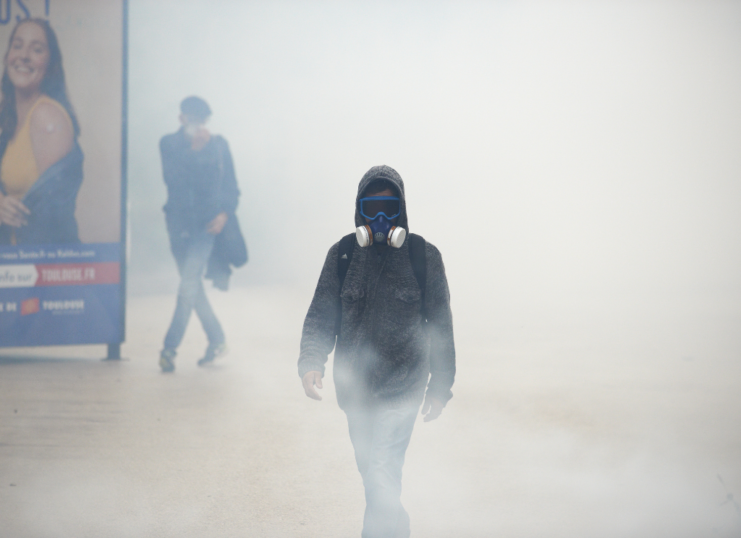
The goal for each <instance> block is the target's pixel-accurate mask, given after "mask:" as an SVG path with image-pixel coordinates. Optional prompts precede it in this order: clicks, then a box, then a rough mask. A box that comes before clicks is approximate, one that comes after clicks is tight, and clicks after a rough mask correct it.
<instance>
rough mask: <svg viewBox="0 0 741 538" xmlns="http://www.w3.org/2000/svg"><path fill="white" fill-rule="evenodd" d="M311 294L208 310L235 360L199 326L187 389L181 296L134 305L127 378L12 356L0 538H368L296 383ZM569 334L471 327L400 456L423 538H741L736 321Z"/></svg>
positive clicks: (324, 426)
mask: <svg viewBox="0 0 741 538" xmlns="http://www.w3.org/2000/svg"><path fill="white" fill-rule="evenodd" d="M308 299H309V298H308V297H306V296H301V297H296V295H295V294H294V293H289V292H288V291H281V290H265V289H238V290H234V291H233V292H231V293H230V294H228V295H215V296H214V300H215V303H216V309H217V311H218V312H219V313H220V315H221V317H222V318H223V319H224V321H225V325H226V330H227V333H228V334H229V335H230V348H231V353H230V355H229V356H228V357H226V358H225V359H224V360H223V361H222V362H220V363H219V364H218V365H215V366H213V367H211V368H205V369H199V368H197V367H196V366H195V361H196V360H197V359H198V357H199V352H200V351H202V349H203V348H204V347H205V341H204V339H203V337H202V336H201V335H200V331H198V330H196V327H195V323H194V325H192V326H191V328H190V331H189V333H188V335H187V337H186V338H187V340H186V342H185V343H184V345H183V348H182V351H181V355H180V357H179V358H178V362H177V371H176V372H175V374H174V375H163V374H161V373H160V372H159V370H158V367H157V363H156V355H157V352H158V350H159V346H160V341H161V338H162V335H163V334H164V331H165V328H166V323H167V321H168V319H167V318H168V316H169V314H170V310H171V308H172V307H173V304H174V303H173V302H174V298H173V297H170V296H168V297H147V298H135V299H132V300H131V301H130V304H129V321H128V334H129V338H128V341H127V344H125V346H124V348H123V351H124V355H125V357H126V359H125V360H122V361H120V362H104V361H100V360H98V359H99V357H101V356H102V355H103V353H104V350H103V348H102V347H96V346H92V347H89V348H75V349H67V348H48V349H34V350H4V351H2V353H0V536H2V537H9V538H15V537H18V538H21V537H29V538H45V537H50V538H51V537H55V538H57V537H75V538H80V537H108V536H110V537H128V536H131V537H143V536H152V537H224V536H226V537H232V536H234V537H240V536H244V537H247V536H249V537H253V536H257V537H262V536H265V537H273V536H275V537H278V536H281V537H286V536H289V537H293V536H296V537H303V536H307V537H323V538H333V537H338V538H339V537H351V536H359V534H360V532H359V530H360V524H361V518H362V510H363V498H362V490H361V485H360V479H359V476H358V475H357V471H356V470H355V468H354V462H353V458H352V451H351V447H350V442H349V439H348V437H347V434H346V431H345V427H346V426H345V422H344V415H343V414H342V412H341V411H340V410H339V409H338V408H337V406H336V402H335V398H334V394H333V391H334V389H333V386H332V384H331V382H329V383H327V388H326V389H325V390H324V393H325V395H326V396H325V399H324V401H323V402H321V403H317V402H313V401H310V400H308V399H306V398H305V397H304V396H303V393H302V391H301V389H300V385H299V380H298V377H297V376H296V374H295V359H296V356H297V349H298V339H299V336H300V334H299V333H300V326H301V322H302V318H303V315H304V312H305V308H306V307H307V304H308ZM454 306H455V305H454ZM230 314H231V315H230ZM478 318H479V319H480V318H481V316H478ZM554 319H555V318H550V319H549V318H548V317H547V316H546V317H544V318H543V319H542V320H534V321H533V323H532V325H530V326H527V327H522V328H517V327H515V328H513V329H512V330H509V329H508V330H506V331H505V330H501V329H500V330H496V329H492V328H486V327H482V326H477V325H476V322H475V320H474V319H473V318H471V319H466V318H465V316H464V314H462V313H460V312H458V313H456V328H457V331H458V335H459V337H458V352H459V364H460V366H459V376H458V380H457V383H456V387H455V389H454V392H455V394H456V396H455V398H454V399H453V401H452V402H451V404H450V405H449V407H448V408H447V409H446V411H445V413H444V414H443V416H442V417H441V419H440V420H438V421H437V422H434V423H430V424H424V423H422V422H421V421H420V422H419V423H418V425H417V430H416V431H415V435H414V437H413V438H412V444H411V446H410V448H409V451H408V454H407V465H406V467H405V477H404V480H405V489H404V502H405V505H406V506H407V508H408V510H409V512H410V515H411V518H412V529H413V534H412V535H413V536H414V537H417V538H419V537H425V538H436V537H459V538H467V537H490V536H507V537H539V538H541V537H545V536H548V537H561V536H563V537H566V536H568V537H590V538H595V537H603V536H604V537H621V538H624V537H642V536H652V537H662V536H663V537H667V538H669V537H671V538H677V537H685V536H686V537H688V538H689V537H692V538H701V537H703V536H708V537H710V536H741V517H740V516H739V515H738V514H736V513H735V512H734V510H733V508H732V507H731V505H725V506H723V507H719V506H718V505H719V504H720V502H722V501H723V500H724V498H725V492H724V491H723V487H722V485H721V484H720V482H719V481H718V478H717V475H718V474H719V473H720V474H721V475H722V476H723V478H724V480H725V482H726V483H727V484H728V486H729V488H731V490H733V491H735V492H736V493H737V494H738V495H741V428H740V424H741V420H740V419H741V390H739V389H741V360H740V359H741V356H740V355H741V353H739V351H740V347H741V346H739V342H738V338H737V337H732V338H729V337H728V335H729V334H731V335H732V334H735V333H734V332H733V331H734V329H733V327H738V322H739V319H738V316H737V315H731V314H728V313H725V314H724V313H722V312H721V313H715V314H713V315H709V314H708V313H703V312H696V313H690V314H686V315H680V314H678V315H677V317H676V318H673V319H671V320H666V319H662V320H660V322H657V321H656V320H655V319H653V321H651V320H649V321H646V320H632V321H631V320H628V321H624V322H623V323H622V324H620V323H618V324H615V323H604V322H602V321H601V320H599V319H593V320H583V319H582V320H581V321H579V320H576V321H573V322H569V320H568V319H558V321H557V322H554ZM719 327H720V329H719ZM721 329H722V330H721ZM719 335H721V336H722V337H721V336H719ZM723 335H725V336H723ZM48 356H54V357H56V358H54V359H48V358H43V357H48Z"/></svg>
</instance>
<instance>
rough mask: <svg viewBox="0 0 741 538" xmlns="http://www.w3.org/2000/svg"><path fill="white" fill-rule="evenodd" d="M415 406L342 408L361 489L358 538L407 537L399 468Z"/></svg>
mask: <svg viewBox="0 0 741 538" xmlns="http://www.w3.org/2000/svg"><path fill="white" fill-rule="evenodd" d="M418 411H419V406H418V405H414V406H405V407H398V408H390V409H389V408H374V409H365V408H352V409H347V410H345V413H346V414H347V423H348V426H349V429H350V440H351V441H352V445H353V448H354V449H355V461H356V462H357V464H358V471H360V476H362V477H363V486H364V488H365V517H364V518H363V533H362V535H361V536H362V538H409V534H410V530H409V515H408V514H407V512H406V510H404V507H403V506H402V505H401V468H402V467H403V465H404V455H405V453H406V450H407V447H408V446H409V440H410V439H411V437H412V430H413V429H414V422H415V420H416V418H417V412H418Z"/></svg>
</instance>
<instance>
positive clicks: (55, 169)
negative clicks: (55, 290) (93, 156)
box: [0, 19, 83, 245]
mask: <svg viewBox="0 0 741 538" xmlns="http://www.w3.org/2000/svg"><path fill="white" fill-rule="evenodd" d="M4 64H5V70H4V72H3V77H2V102H0V159H1V161H0V244H14V245H15V244H18V245H20V244H41V243H77V242H79V237H78V232H77V221H76V219H75V206H76V201H77V193H78V191H79V189H80V185H81V183H82V161H83V155H82V151H81V150H80V147H79V146H78V144H77V137H78V136H79V134H80V127H79V125H78V123H77V118H76V117H75V113H74V111H73V109H72V105H71V104H70V102H69V99H68V98H67V88H66V82H65V77H64V68H63V67H62V53H61V51H60V49H59V43H58V41H57V36H56V35H55V34H54V30H52V28H51V26H49V22H48V21H46V20H44V19H25V20H22V21H21V22H19V23H18V24H17V25H16V26H15V28H14V29H13V32H12V33H11V35H10V43H9V46H8V51H7V52H6V53H5V56H4Z"/></svg>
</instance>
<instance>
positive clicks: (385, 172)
mask: <svg viewBox="0 0 741 538" xmlns="http://www.w3.org/2000/svg"><path fill="white" fill-rule="evenodd" d="M382 179H385V180H386V181H388V182H390V183H391V184H392V185H394V186H395V187H396V190H397V191H398V192H399V218H398V220H397V221H396V225H397V226H400V227H401V228H404V229H405V230H406V231H407V232H409V224H408V221H407V203H406V198H405V196H404V181H403V180H402V179H401V176H400V175H399V172H397V171H396V170H394V169H393V168H391V167H390V166H386V165H385V164H383V165H381V166H374V167H373V168H371V169H370V170H368V171H367V172H366V173H365V175H364V176H363V179H361V180H360V184H359V185H358V195H357V196H356V197H355V226H365V224H366V222H365V218H363V215H361V214H360V207H359V201H360V199H361V198H363V193H364V192H365V191H366V189H367V188H368V187H369V186H370V184H371V183H373V182H375V181H379V180H382Z"/></svg>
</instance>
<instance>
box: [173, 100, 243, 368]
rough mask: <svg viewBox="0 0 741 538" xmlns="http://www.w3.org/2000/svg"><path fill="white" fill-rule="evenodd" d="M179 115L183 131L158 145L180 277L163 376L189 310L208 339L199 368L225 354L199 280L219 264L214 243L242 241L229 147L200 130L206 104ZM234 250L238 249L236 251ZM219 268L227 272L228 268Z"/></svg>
mask: <svg viewBox="0 0 741 538" xmlns="http://www.w3.org/2000/svg"><path fill="white" fill-rule="evenodd" d="M180 111H181V114H180V122H181V124H182V126H181V127H180V129H179V130H178V131H177V132H176V133H173V134H169V135H166V136H164V137H162V140H161V141H160V152H161V154H162V171H163V175H164V179H165V184H166V185H167V203H166V204H165V207H164V210H165V216H166V221H167V231H168V233H169V236H170V248H171V250H172V254H173V256H174V257H175V262H176V263H177V267H178V272H179V273H180V286H179V288H178V297H177V305H176V307H175V314H174V315H173V318H172V323H171V324H170V328H169V330H168V331H167V335H166V336H165V345H164V349H163V350H162V352H161V353H160V363H159V364H160V367H161V368H162V371H163V372H172V371H173V370H174V369H175V362H174V361H175V356H176V354H177V348H178V346H179V345H180V342H181V341H182V339H183V335H184V334H185V328H186V327H187V325H188V320H189V319H190V315H191V312H192V311H193V310H195V311H196V314H197V315H198V318H199V319H200V320H201V324H202V325H203V329H204V330H205V331H206V336H207V337H208V347H207V348H206V353H205V355H204V356H203V358H201V359H200V360H199V361H198V365H199V366H203V365H205V364H208V363H210V362H212V361H213V360H214V359H215V358H217V357H219V356H221V355H223V354H224V353H226V343H225V338H224V332H223V330H222V328H221V325H220V324H219V320H218V319H216V315H215V314H214V311H213V309H212V308H211V305H210V304H209V302H208V298H207V297H206V292H205V290H204V287H203V280H202V279H203V275H204V271H205V270H206V267H207V266H208V267H209V272H212V269H213V266H218V265H220V264H219V263H218V261H219V260H223V259H224V256H223V254H222V253H220V252H219V251H220V250H223V248H221V247H222V245H221V243H223V241H219V240H218V239H221V238H225V237H230V238H234V237H235V236H236V237H237V240H236V242H237V243H239V240H241V241H242V244H241V247H243V246H244V240H243V239H242V236H241V233H240V232H239V226H238V224H237V222H236V216H235V214H234V212H235V211H236V209H237V202H238V198H239V189H238V187H237V180H236V177H235V175H234V166H233V164H232V158H231V154H230V153H229V146H228V144H227V142H226V140H224V138H222V137H221V136H212V135H211V134H210V133H209V132H208V130H207V129H206V128H205V126H204V125H205V123H206V121H207V120H208V118H209V117H210V116H211V109H210V108H209V106H208V104H207V103H206V101H204V100H203V99H201V98H199V97H187V98H186V99H184V100H183V102H182V103H181V104H180ZM230 228H231V229H230ZM233 242H234V241H233V240H232V243H233ZM215 244H216V246H214V245H215ZM230 246H232V247H233V246H234V245H228V244H227V245H223V247H224V248H226V249H228V248H229V247H230ZM239 247H240V245H237V250H239ZM215 258H216V261H215ZM244 261H246V250H245V253H244ZM221 265H223V264H221ZM236 265H239V264H238V263H237V264H236ZM223 269H225V270H226V271H228V272H230V270H229V268H228V265H227V266H226V267H225V268H223ZM217 272H218V271H217ZM213 278H214V284H215V285H216V286H217V287H220V288H222V289H226V284H225V282H224V279H225V278H228V273H226V274H225V273H224V272H223V271H222V272H220V274H218V275H217V276H214V277H213Z"/></svg>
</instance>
